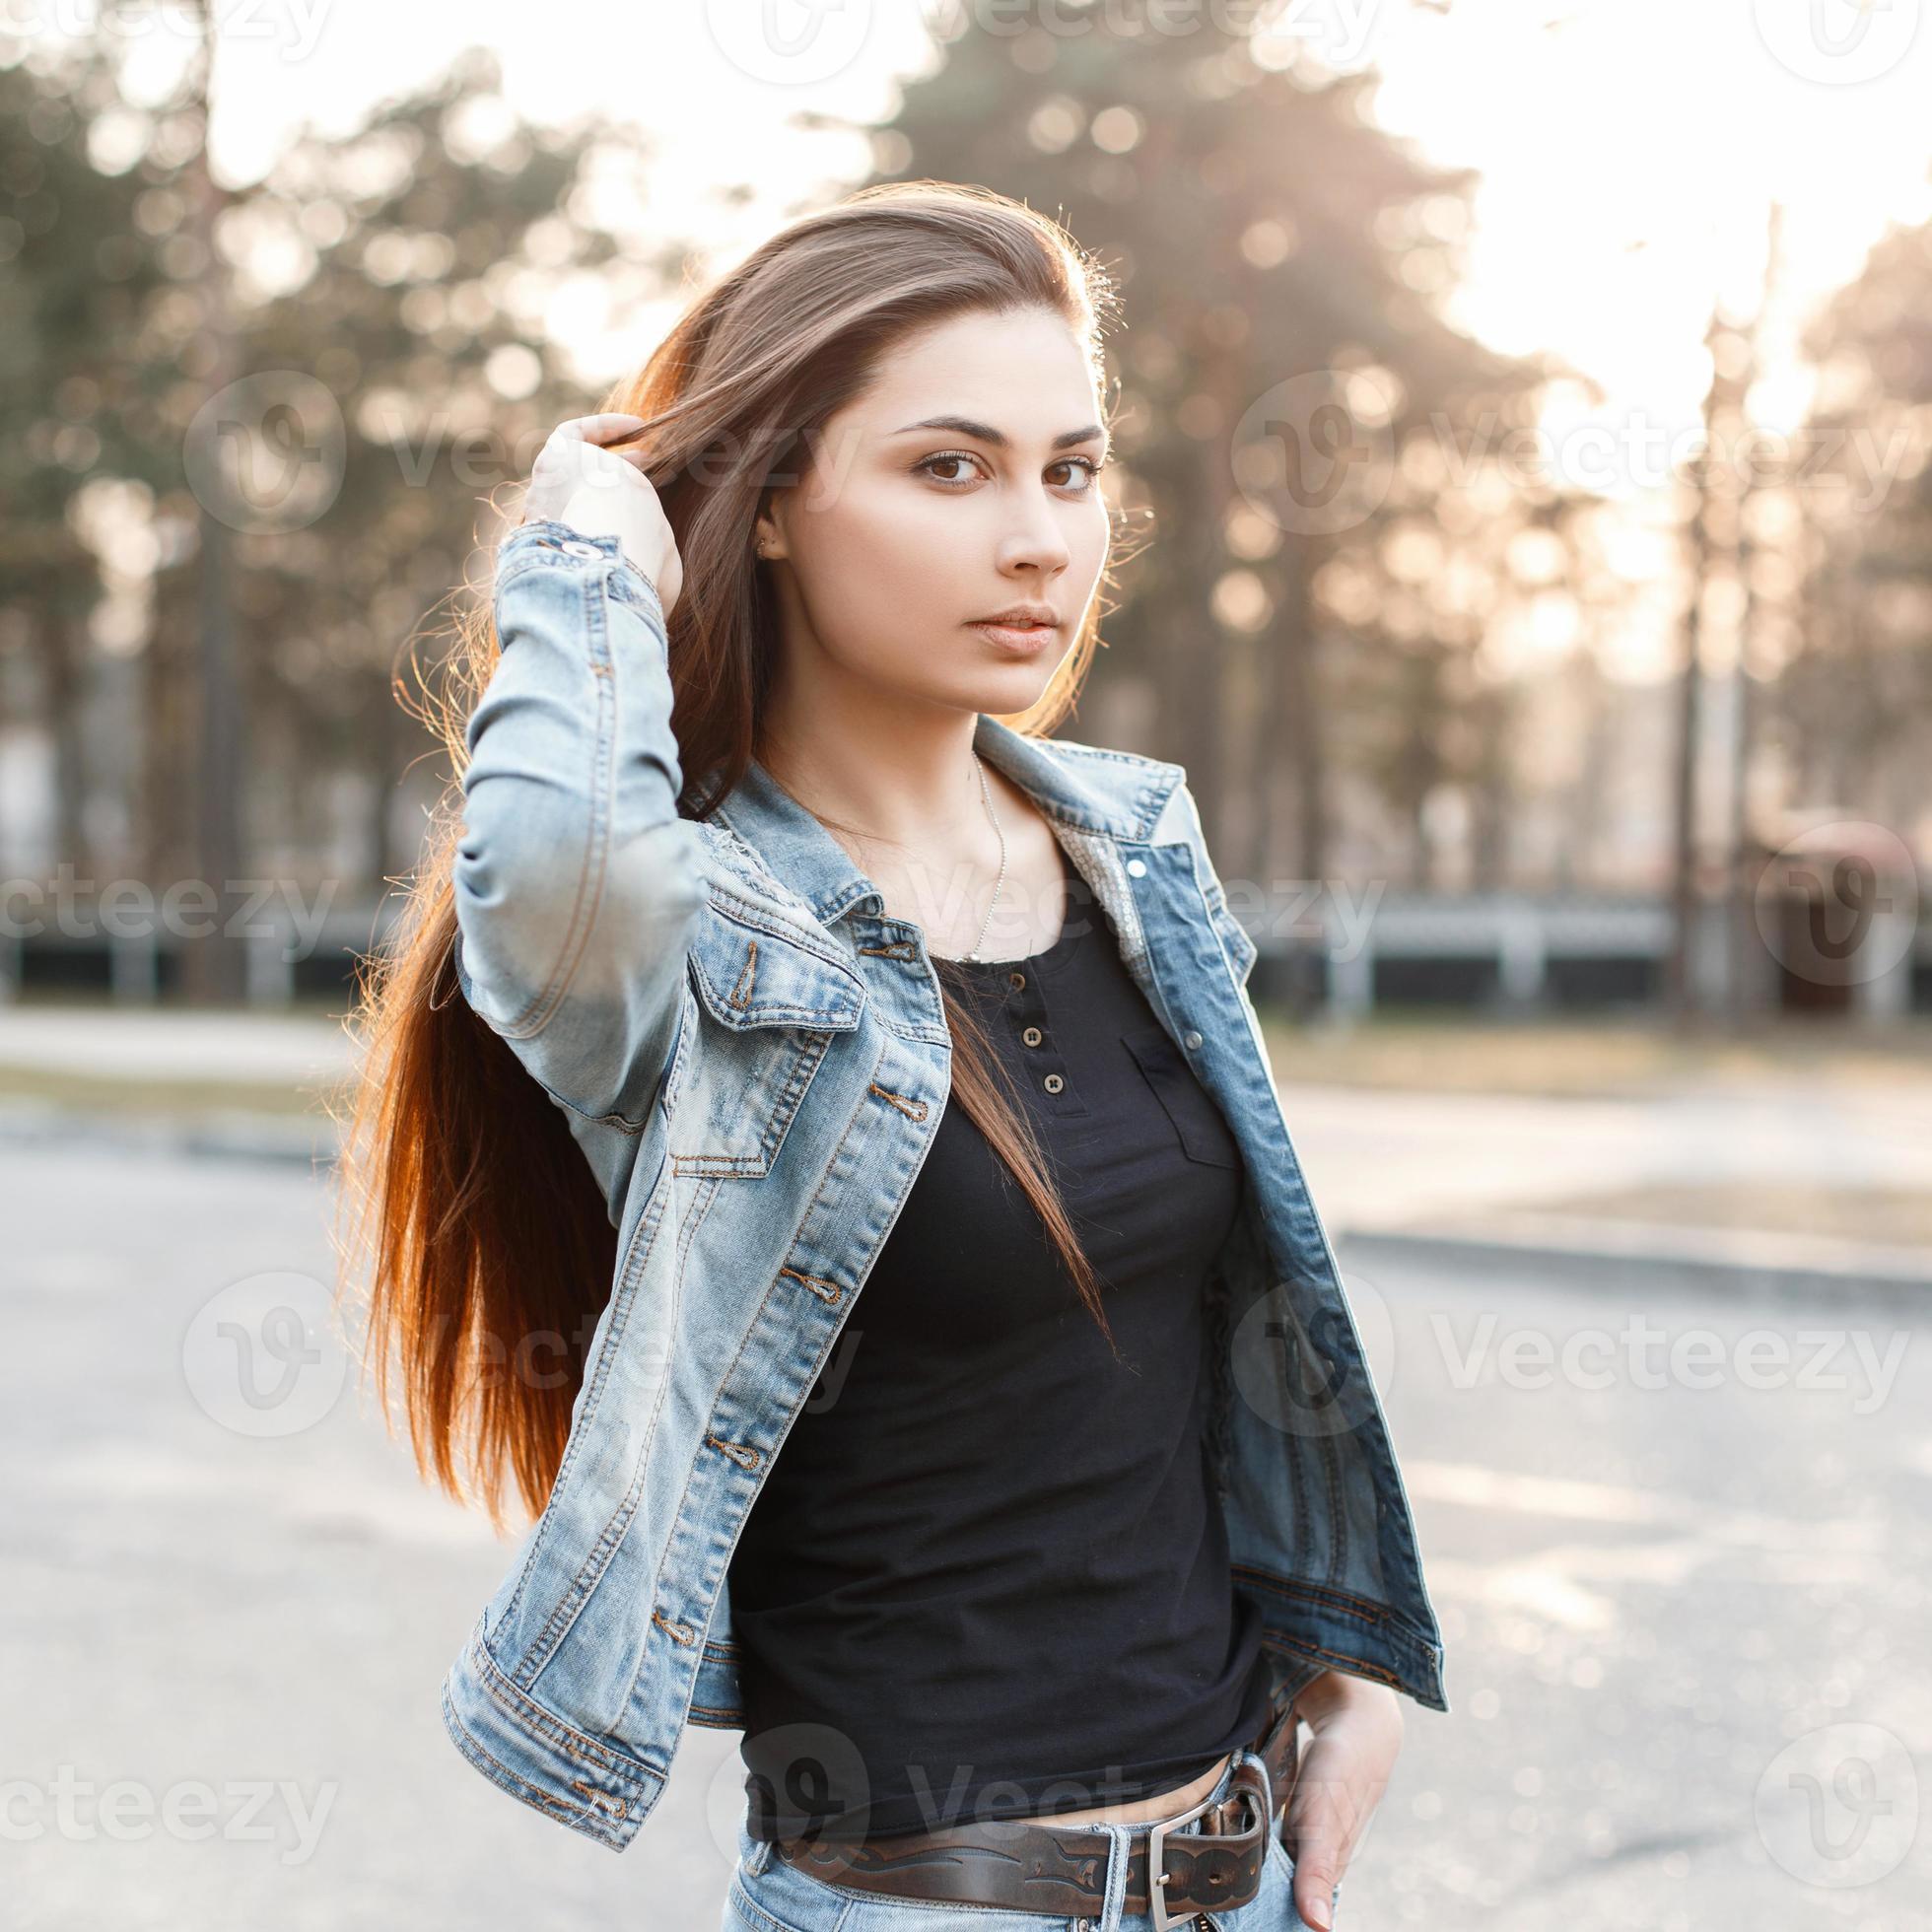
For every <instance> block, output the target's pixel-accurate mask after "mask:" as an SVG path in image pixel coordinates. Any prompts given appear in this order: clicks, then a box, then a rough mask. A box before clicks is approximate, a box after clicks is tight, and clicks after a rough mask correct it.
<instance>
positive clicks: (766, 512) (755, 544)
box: [751, 495, 791, 559]
mask: <svg viewBox="0 0 1932 1932" xmlns="http://www.w3.org/2000/svg"><path fill="white" fill-rule="evenodd" d="M771 501H772V500H771V497H770V496H769V495H767V497H766V499H765V508H764V509H763V510H761V511H760V512H759V513H758V520H757V522H755V523H754V524H753V525H752V529H751V547H752V551H753V553H754V554H755V555H757V556H759V557H762V558H768V559H770V558H778V557H786V556H790V555H791V552H790V551H789V550H788V549H787V548H786V543H785V532H784V531H783V530H781V529H780V528H779V526H778V519H777V518H776V517H774V516H773V515H772V511H771Z"/></svg>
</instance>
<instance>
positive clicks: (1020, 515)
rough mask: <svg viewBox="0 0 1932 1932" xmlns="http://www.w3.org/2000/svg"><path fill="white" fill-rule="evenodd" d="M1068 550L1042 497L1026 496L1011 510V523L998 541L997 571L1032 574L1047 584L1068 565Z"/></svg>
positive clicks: (1051, 509)
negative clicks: (1032, 572) (1030, 572)
mask: <svg viewBox="0 0 1932 1932" xmlns="http://www.w3.org/2000/svg"><path fill="white" fill-rule="evenodd" d="M1072 557H1073V553H1072V549H1071V547H1070V546H1069V543H1068V541H1067V533H1066V531H1065V529H1064V528H1063V527H1062V520H1061V517H1059V515H1058V514H1057V506H1056V505H1054V504H1053V503H1051V502H1050V501H1048V499H1047V498H1046V497H1045V496H1040V495H1034V494H1030V493H1029V494H1027V495H1025V496H1023V497H1022V498H1021V500H1020V502H1019V504H1018V506H1017V507H1016V508H1015V511H1014V514H1013V521H1012V523H1011V525H1010V526H1009V527H1008V528H1007V530H1006V531H1005V533H1004V534H1003V535H1002V536H1001V538H1000V557H999V563H1000V573H1001V575H1002V576H1007V577H1010V576H1012V575H1013V574H1014V573H1016V572H1023V571H1029V570H1031V571H1035V572H1037V573H1038V574H1039V581H1040V583H1041V584H1042V585H1046V584H1050V583H1052V581H1053V580H1054V579H1055V578H1056V577H1058V576H1059V575H1060V573H1061V572H1062V571H1064V570H1065V569H1066V568H1067V567H1068V565H1069V563H1071V562H1072Z"/></svg>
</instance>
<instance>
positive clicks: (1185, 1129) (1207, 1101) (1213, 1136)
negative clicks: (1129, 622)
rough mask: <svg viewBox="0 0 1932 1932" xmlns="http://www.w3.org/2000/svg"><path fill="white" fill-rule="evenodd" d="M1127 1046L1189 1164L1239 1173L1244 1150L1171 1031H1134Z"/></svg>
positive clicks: (1123, 1037)
mask: <svg viewBox="0 0 1932 1932" xmlns="http://www.w3.org/2000/svg"><path fill="white" fill-rule="evenodd" d="M1121 1044H1122V1045H1123V1046H1124V1047H1126V1048H1127V1050H1128V1052H1129V1053H1131V1054H1132V1055H1133V1056H1134V1058H1135V1060H1136V1061H1137V1062H1138V1065H1139V1068H1140V1071H1141V1072H1142V1073H1143V1074H1145V1075H1146V1080H1147V1084H1148V1085H1149V1086H1150V1087H1152V1088H1153V1090H1154V1096H1155V1098H1156V1099H1158V1100H1159V1102H1160V1104H1161V1106H1162V1107H1163V1108H1164V1109H1165V1110H1166V1113H1167V1116H1168V1118H1169V1119H1170V1120H1171V1121H1172V1122H1173V1124H1174V1132H1175V1133H1176V1134H1177V1135H1178V1136H1179V1137H1180V1141H1181V1146H1182V1148H1183V1150H1184V1151H1185V1152H1186V1154H1187V1156H1188V1158H1189V1159H1190V1160H1198V1161H1201V1162H1202V1163H1203V1164H1204V1165H1206V1166H1208V1167H1239V1166H1240V1164H1241V1148H1240V1144H1239V1143H1238V1142H1237V1141H1236V1140H1235V1138H1234V1135H1233V1133H1232V1132H1231V1131H1230V1130H1229V1128H1228V1124H1227V1122H1226V1121H1225V1120H1224V1119H1223V1118H1222V1116H1221V1110H1220V1109H1219V1108H1218V1107H1217V1106H1215V1104H1214V1102H1213V1099H1212V1097H1211V1096H1210V1095H1209V1094H1208V1092H1207V1089H1206V1088H1205V1087H1204V1086H1203V1085H1202V1084H1201V1082H1200V1081H1199V1080H1198V1079H1196V1078H1195V1074H1194V1069H1193V1068H1191V1067H1190V1066H1189V1065H1188V1064H1187V1062H1186V1060H1184V1059H1183V1058H1182V1056H1181V1050H1180V1048H1179V1047H1177V1046H1176V1045H1175V1044H1174V1042H1173V1041H1172V1039H1170V1038H1169V1037H1168V1034H1167V1031H1166V1029H1165V1028H1164V1027H1159V1026H1154V1027H1140V1028H1134V1029H1131V1030H1130V1031H1128V1032H1126V1033H1123V1034H1122V1035H1121Z"/></svg>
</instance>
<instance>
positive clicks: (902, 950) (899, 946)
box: [859, 939, 919, 959]
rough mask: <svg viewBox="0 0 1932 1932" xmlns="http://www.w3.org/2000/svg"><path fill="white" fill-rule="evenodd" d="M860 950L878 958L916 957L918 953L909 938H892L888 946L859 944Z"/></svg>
mask: <svg viewBox="0 0 1932 1932" xmlns="http://www.w3.org/2000/svg"><path fill="white" fill-rule="evenodd" d="M859 950H860V951H861V952H869V953H872V954H875V955H876V956H877V957H878V958H880V959H917V958H918V957H919V953H918V951H917V949H916V948H915V947H914V945H913V942H912V941H911V940H910V939H894V940H893V941H892V943H891V944H890V945H889V946H861V947H860V948H859Z"/></svg>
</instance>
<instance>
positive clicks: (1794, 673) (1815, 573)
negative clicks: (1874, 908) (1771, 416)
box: [1775, 224, 1932, 837]
mask: <svg viewBox="0 0 1932 1932" xmlns="http://www.w3.org/2000/svg"><path fill="white" fill-rule="evenodd" d="M1806 347H1807V350H1808V353H1809V354H1810V356H1811V357H1812V359H1813V361H1814V362H1815V364H1816V365H1817V368H1818V372H1819V381H1818V389H1817V394H1816V397H1815V400H1814V405H1813V412H1812V418H1811V422H1810V426H1809V435H1808V437H1807V452H1806V461H1805V462H1804V464H1803V466H1802V468H1801V471H1800V473H1799V475H1798V477H1797V479H1796V486H1797V487H1796V496H1797V498H1798V504H1799V509H1800V512H1801V514H1802V519H1803V528H1804V533H1805V536H1806V538H1807V539H1808V541H1807V542H1806V544H1805V546H1804V548H1803V551H1802V553H1801V554H1802V555H1803V558H1804V565H1805V578H1804V584H1803V602H1804V622H1803V623H1802V625H1801V626H1800V627H1797V629H1796V633H1795V635H1794V636H1793V637H1792V638H1791V640H1790V641H1789V643H1788V645H1787V646H1786V647H1785V649H1784V652H1783V655H1785V656H1788V657H1789V658H1790V660H1791V661H1790V662H1789V663H1788V665H1787V666H1786V667H1785V669H1784V671H1783V675H1782V677H1781V679H1780V681H1779V689H1778V692H1777V695H1776V700H1775V708H1776V718H1777V724H1778V730H1779V735H1780V737H1781V738H1782V740H1783V742H1784V743H1785V745H1786V746H1787V747H1788V750H1789V753H1790V756H1791V759H1792V762H1793V764H1794V766H1795V768H1796V771H1795V779H1796V784H1797V787H1798V789H1799V790H1800V791H1801V792H1802V793H1804V794H1805V795H1806V796H1808V797H1810V798H1813V799H1816V800H1818V801H1819V802H1821V803H1823V802H1828V803H1830V804H1832V805H1835V806H1839V807H1843V808H1846V809H1849V810H1852V811H1858V812H1864V813H1868V814H1870V815H1871V816H1872V817H1874V818H1876V819H1877V820H1879V821H1880V822H1881V823H1883V824H1885V825H1888V826H1890V827H1891V828H1892V829H1893V830H1895V831H1897V832H1899V833H1900V834H1901V835H1904V836H1907V837H1909V836H1910V835H1911V833H1912V831H1913V830H1914V829H1915V828H1916V825H1917V822H1918V821H1919V820H1920V819H1921V817H1922V815H1923V814H1924V812H1925V809H1926V805H1925V774H1926V771H1927V769H1928V768H1932V224H1928V225H1926V226H1923V227H1919V228H1910V229H1895V230H1893V231H1892V232H1891V233H1890V234H1889V235H1888V236H1887V237H1886V238H1885V239H1884V240H1883V241H1882V242H1880V243H1879V244H1878V246H1876V247H1875V248H1874V249H1873V250H1872V253H1871V255H1870V257H1869V258H1868V260H1867V261H1866V263H1865V266H1864V269H1863V272H1862V273H1861V274H1860V275H1859V276H1858V278H1857V279H1856V280H1855V281H1853V282H1851V283H1849V284H1848V285H1847V286H1846V287H1845V288H1844V289H1842V290H1840V291H1839V293H1838V294H1837V296H1836V297H1835V298H1834V299H1833V300H1832V301H1831V303H1830V304H1829V305H1828V307H1827V308H1826V309H1825V310H1824V311H1822V312H1821V313H1820V314H1819V315H1818V317H1817V318H1816V320H1815V321H1814V323H1813V325H1812V327H1811V329H1810V331H1809V333H1808V335H1807V338H1806Z"/></svg>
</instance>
